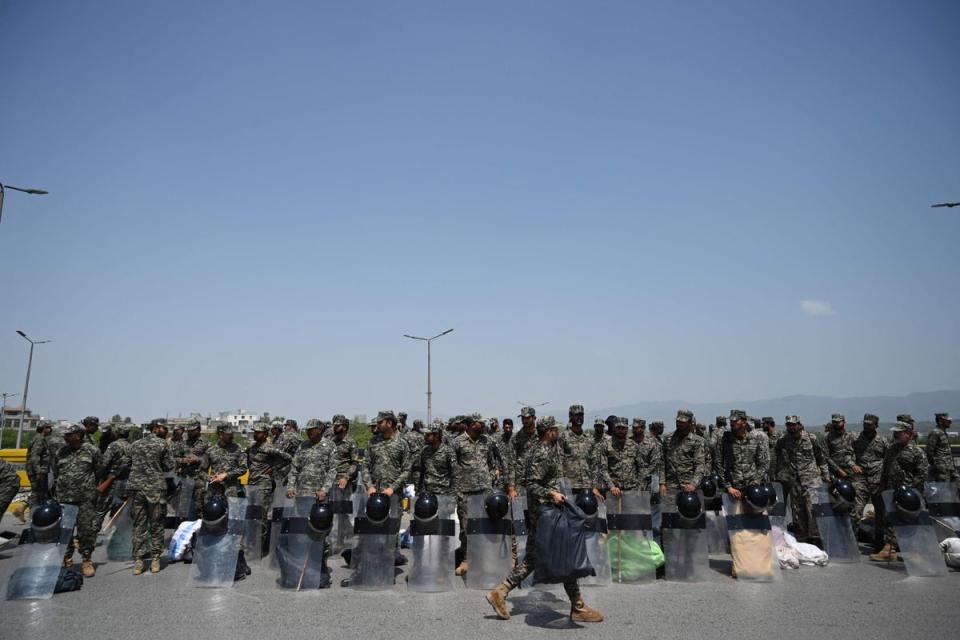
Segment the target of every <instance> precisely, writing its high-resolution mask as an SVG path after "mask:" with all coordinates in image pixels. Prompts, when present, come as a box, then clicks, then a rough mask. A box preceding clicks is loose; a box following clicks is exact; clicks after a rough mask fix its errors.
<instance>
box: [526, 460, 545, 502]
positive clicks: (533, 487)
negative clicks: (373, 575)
mask: <svg viewBox="0 0 960 640" xmlns="http://www.w3.org/2000/svg"><path fill="white" fill-rule="evenodd" d="M546 462H547V461H546V460H545V459H544V456H543V455H542V454H541V453H540V452H539V451H538V452H537V453H531V454H530V459H529V460H528V461H527V477H526V481H527V484H526V487H527V492H528V493H532V494H533V495H534V496H535V497H536V498H538V499H539V500H540V501H541V502H549V501H550V488H549V487H548V486H546V483H545V482H544V480H545V478H546V473H545V472H546V467H547V465H546Z"/></svg>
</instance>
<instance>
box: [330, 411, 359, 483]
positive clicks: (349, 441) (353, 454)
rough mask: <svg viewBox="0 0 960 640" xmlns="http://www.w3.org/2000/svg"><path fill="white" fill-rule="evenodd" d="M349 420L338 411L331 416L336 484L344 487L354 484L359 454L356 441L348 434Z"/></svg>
mask: <svg viewBox="0 0 960 640" xmlns="http://www.w3.org/2000/svg"><path fill="white" fill-rule="evenodd" d="M349 431H350V421H349V420H347V416H345V415H343V414H340V413H338V414H337V415H335V416H333V441H332V442H333V446H334V447H335V448H336V451H335V452H334V459H335V460H336V463H337V486H338V487H339V488H340V489H346V488H347V485H355V484H356V475H357V469H358V468H359V464H360V456H359V453H358V451H357V449H358V447H357V442H356V440H354V439H353V438H351V437H350V436H349V435H347V434H348V432H349Z"/></svg>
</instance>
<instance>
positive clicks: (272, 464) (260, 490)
mask: <svg viewBox="0 0 960 640" xmlns="http://www.w3.org/2000/svg"><path fill="white" fill-rule="evenodd" d="M268 428H269V427H267V425H266V424H264V423H262V422H258V423H257V424H256V425H255V426H254V427H253V431H254V433H266V431H267V429H268ZM292 459H293V458H292V457H291V456H290V455H289V454H288V453H286V452H285V451H281V450H280V449H278V448H276V447H275V446H273V445H272V444H270V442H269V441H264V442H263V443H258V442H256V441H254V443H253V444H251V445H250V446H249V447H247V466H248V467H249V469H250V475H249V476H247V496H248V500H249V498H250V496H254V495H256V497H255V498H254V500H255V502H253V503H252V504H259V505H260V506H261V507H262V511H261V516H260V539H261V541H263V542H264V543H265V542H266V537H267V533H268V529H269V526H268V524H267V522H268V520H267V519H268V518H269V517H270V514H271V513H272V511H271V510H272V509H273V491H274V489H275V488H276V487H277V486H283V485H278V484H277V483H276V481H275V479H274V477H273V475H274V473H276V470H277V468H278V467H281V466H288V465H289V464H290V461H291V460H292Z"/></svg>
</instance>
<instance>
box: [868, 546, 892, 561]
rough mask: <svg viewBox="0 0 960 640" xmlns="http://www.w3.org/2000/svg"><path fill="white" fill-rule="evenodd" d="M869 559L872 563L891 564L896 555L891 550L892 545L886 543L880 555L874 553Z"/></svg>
mask: <svg viewBox="0 0 960 640" xmlns="http://www.w3.org/2000/svg"><path fill="white" fill-rule="evenodd" d="M870 559H871V560H872V561H874V562H893V561H895V560H896V559H897V553H896V552H895V551H894V550H893V545H892V544H890V543H887V544H885V545H883V549H881V550H880V553H874V554H873V555H871V556H870Z"/></svg>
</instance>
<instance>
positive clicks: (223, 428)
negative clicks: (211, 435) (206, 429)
mask: <svg viewBox="0 0 960 640" xmlns="http://www.w3.org/2000/svg"><path fill="white" fill-rule="evenodd" d="M236 432H237V428H236V427H234V426H233V425H232V424H230V423H229V422H227V423H224V424H221V425H220V426H218V427H217V433H236Z"/></svg>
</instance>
